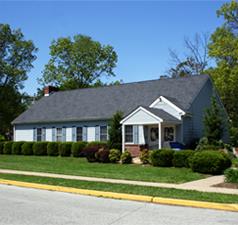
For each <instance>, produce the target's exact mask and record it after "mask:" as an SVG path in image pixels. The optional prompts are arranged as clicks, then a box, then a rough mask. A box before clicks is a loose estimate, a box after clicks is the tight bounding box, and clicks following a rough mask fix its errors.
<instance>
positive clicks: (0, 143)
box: [0, 141, 4, 154]
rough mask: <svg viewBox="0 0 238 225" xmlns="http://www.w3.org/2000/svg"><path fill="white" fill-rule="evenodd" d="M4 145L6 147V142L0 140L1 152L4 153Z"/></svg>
mask: <svg viewBox="0 0 238 225" xmlns="http://www.w3.org/2000/svg"><path fill="white" fill-rule="evenodd" d="M3 147H4V142H3V141H1V142H0V154H3Z"/></svg>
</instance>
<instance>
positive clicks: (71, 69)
mask: <svg viewBox="0 0 238 225" xmlns="http://www.w3.org/2000/svg"><path fill="white" fill-rule="evenodd" d="M50 55H51V58H50V60H49V62H48V64H47V65H46V66H45V69H44V71H43V78H42V79H41V80H40V83H41V84H43V85H46V84H51V85H55V86H58V87H60V88H61V89H75V88H83V87H88V86H91V85H93V84H94V83H95V82H99V81H98V80H100V79H101V77H102V76H103V75H104V76H107V77H108V76H114V72H113V69H114V67H115V66H116V62H117V54H116V52H115V51H114V49H113V47H112V46H110V45H102V44H100V43H99V42H97V41H94V40H92V38H90V37H88V36H83V35H75V36H74V37H73V38H70V37H67V38H59V39H57V40H54V41H53V42H52V44H51V46H50Z"/></svg>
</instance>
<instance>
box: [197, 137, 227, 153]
mask: <svg viewBox="0 0 238 225" xmlns="http://www.w3.org/2000/svg"><path fill="white" fill-rule="evenodd" d="M223 148H224V144H223V142H222V141H217V142H214V143H213V144H210V143H209V141H208V138H206V137H203V138H201V139H200V140H199V142H198V145H197V147H196V149H195V150H196V151H202V150H219V149H223Z"/></svg>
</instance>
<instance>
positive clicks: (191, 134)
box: [12, 75, 223, 155]
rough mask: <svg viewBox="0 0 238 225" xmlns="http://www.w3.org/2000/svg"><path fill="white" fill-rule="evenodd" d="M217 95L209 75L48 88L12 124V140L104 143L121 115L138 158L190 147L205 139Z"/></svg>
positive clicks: (126, 139) (126, 145)
mask: <svg viewBox="0 0 238 225" xmlns="http://www.w3.org/2000/svg"><path fill="white" fill-rule="evenodd" d="M213 94H215V95H216V93H215V91H214V88H213V84H212V81H211V79H210V78H209V76H207V75H197V76H191V77H187V78H168V79H158V80H150V81H142V82H135V83H128V84H121V85H115V86H107V87H98V88H86V89H77V90H70V91H59V92H57V91H55V89H54V88H52V87H47V88H46V89H45V96H44V97H42V98H41V99H40V100H39V101H37V102H35V104H33V105H32V106H31V107H30V108H29V109H28V110H26V111H25V112H24V113H22V114H21V115H20V116H18V117H17V118H16V119H15V120H14V121H13V122H12V124H13V125H14V140H15V141H82V140H83V141H106V140H107V139H108V122H109V120H110V119H111V118H112V116H113V115H114V113H115V112H116V111H122V112H123V113H124V115H125V117H124V119H123V120H122V121H121V124H122V133H123V150H125V149H129V150H130V151H131V152H132V153H133V154H134V155H136V154H138V151H139V147H140V146H141V145H146V147H147V148H149V149H160V148H162V147H166V146H169V144H170V143H171V142H178V143H181V144H184V145H186V144H189V143H191V142H192V141H194V140H195V139H199V138H201V137H202V135H203V115H204V110H205V109H206V108H208V107H209V106H210V100H211V96H212V95H213ZM217 98H218V99H219V97H218V96H217ZM218 102H219V104H221V102H220V101H218ZM220 106H221V107H223V106H222V104H221V105H220Z"/></svg>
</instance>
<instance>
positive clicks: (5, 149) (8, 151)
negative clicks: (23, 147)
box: [3, 141, 13, 155]
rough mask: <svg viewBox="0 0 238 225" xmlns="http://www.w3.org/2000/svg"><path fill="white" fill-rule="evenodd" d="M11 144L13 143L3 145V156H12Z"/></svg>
mask: <svg viewBox="0 0 238 225" xmlns="http://www.w3.org/2000/svg"><path fill="white" fill-rule="evenodd" d="M12 144H13V141H8V142H5V143H4V146H3V154H6V155H11V154H12Z"/></svg>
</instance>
